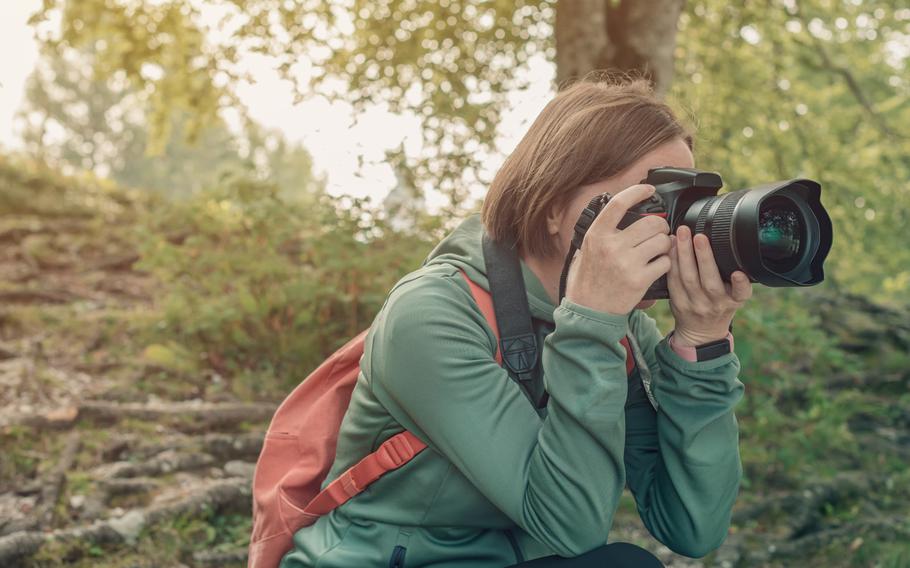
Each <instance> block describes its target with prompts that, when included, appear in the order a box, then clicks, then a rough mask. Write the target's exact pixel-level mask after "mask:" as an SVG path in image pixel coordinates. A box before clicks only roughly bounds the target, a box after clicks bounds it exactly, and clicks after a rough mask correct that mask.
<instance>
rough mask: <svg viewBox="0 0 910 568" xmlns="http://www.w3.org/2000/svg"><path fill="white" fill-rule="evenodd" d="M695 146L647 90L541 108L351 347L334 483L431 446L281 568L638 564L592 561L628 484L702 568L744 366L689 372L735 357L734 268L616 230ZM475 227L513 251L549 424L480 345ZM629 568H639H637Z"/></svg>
mask: <svg viewBox="0 0 910 568" xmlns="http://www.w3.org/2000/svg"><path fill="white" fill-rule="evenodd" d="M691 145H692V142H691V137H690V135H689V134H688V133H687V131H686V130H685V128H684V127H683V126H682V125H680V123H679V122H678V121H677V120H676V119H675V117H674V116H673V113H672V112H671V111H670V109H669V108H668V107H666V106H665V105H664V104H663V103H661V102H659V101H658V100H657V99H655V98H654V96H653V95H652V93H651V91H650V90H649V88H648V86H647V84H646V83H644V82H642V81H635V82H629V83H622V84H610V83H603V82H581V83H576V84H574V85H572V86H570V87H568V88H566V89H565V90H563V91H562V92H560V93H559V94H558V95H557V96H556V97H555V98H554V99H553V100H552V101H551V102H550V103H549V104H548V105H547V106H546V108H544V110H543V111H542V112H541V114H540V115H539V116H538V117H537V119H536V120H535V122H534V124H533V125H532V126H531V128H530V130H529V131H528V133H527V134H526V135H525V137H524V138H523V139H522V140H521V142H520V143H519V144H518V146H517V147H516V149H515V151H514V152H513V153H512V154H511V155H510V156H509V158H508V159H507V160H506V162H505V163H504V165H503V166H502V168H501V169H500V170H499V172H498V173H497V175H496V177H495V179H494V181H493V183H492V185H491V187H490V190H489V193H488V194H487V196H486V198H485V201H484V204H483V209H482V213H481V215H480V216H478V215H473V216H471V217H469V218H468V219H466V220H465V221H464V222H463V223H462V224H461V225H460V226H459V227H458V228H457V229H455V230H454V231H453V232H452V233H451V234H450V235H449V236H447V237H446V238H445V239H444V240H443V241H442V242H440V243H439V245H438V246H437V247H436V248H435V249H434V250H433V251H432V252H431V253H430V255H429V257H428V258H427V260H426V261H425V262H424V264H423V266H421V268H419V269H418V270H416V271H414V272H412V273H410V274H408V275H407V276H405V277H404V278H402V279H401V280H400V281H399V282H398V283H397V284H396V285H395V287H394V288H393V289H392V291H391V292H390V293H389V296H388V298H387V300H386V302H385V304H384V305H383V307H382V309H381V311H380V312H379V314H378V315H377V317H376V319H375V321H374V323H373V325H372V327H371V329H370V333H369V335H368V336H367V338H366V343H365V351H364V355H363V358H362V359H361V373H360V376H359V378H358V381H357V386H356V388H355V389H354V392H353V396H352V399H351V404H350V407H349V409H348V411H347V414H346V415H345V418H344V422H343V423H342V427H341V431H340V433H339V440H338V447H337V456H336V459H335V463H334V465H333V468H332V471H331V472H330V473H329V476H328V479H327V482H328V481H331V480H332V479H334V478H335V477H337V476H338V475H339V474H340V473H341V472H343V471H344V470H346V469H347V468H348V467H350V466H351V465H353V464H354V463H356V462H357V461H358V460H359V459H360V458H361V457H363V456H365V455H367V454H368V453H370V452H372V451H374V450H375V449H376V448H377V447H378V446H379V445H380V444H381V443H382V442H383V441H385V440H386V439H388V438H389V437H391V436H392V435H394V434H397V433H399V432H401V431H402V430H404V429H407V430H410V431H411V432H413V433H414V434H415V435H417V436H418V437H419V438H420V439H421V440H423V441H425V442H426V443H427V444H428V446H429V447H428V451H424V452H421V453H420V454H419V455H418V456H417V457H415V458H414V459H413V460H412V461H411V462H409V463H408V464H407V465H405V466H403V467H401V468H400V469H397V470H395V471H392V472H390V473H388V474H387V475H385V476H384V477H382V478H380V479H379V480H378V481H376V482H375V483H374V484H373V485H371V486H370V487H369V488H367V489H366V491H364V492H363V493H361V494H360V495H358V496H357V497H356V498H355V499H352V500H351V501H348V502H347V503H346V504H344V505H342V506H341V507H339V508H338V509H336V510H334V511H332V512H331V513H330V514H329V515H326V516H324V517H322V518H320V519H319V521H318V522H316V523H315V524H314V525H312V526H309V527H306V528H304V529H301V530H300V531H298V532H297V533H296V535H295V538H294V544H295V550H293V551H291V552H290V553H288V554H287V555H286V556H285V558H284V560H283V561H282V564H281V566H282V567H283V568H291V567H304V566H306V567H315V566H318V567H320V568H353V567H370V566H383V567H384V566H398V567H401V566H409V567H411V566H413V567H416V566H434V567H442V566H445V567H450V568H455V567H477V568H502V567H505V566H511V565H516V564H520V563H523V562H528V561H531V562H528V565H529V566H550V565H554V566H556V565H572V564H557V563H554V562H557V561H558V558H559V557H565V558H575V559H589V560H592V563H588V564H584V565H591V566H593V565H606V564H603V563H601V564H594V563H593V561H594V560H596V559H597V558H610V559H612V558H619V557H621V556H622V555H623V554H625V553H627V552H629V549H633V550H632V554H633V556H634V555H635V553H636V550H637V551H638V552H640V553H642V554H644V555H646V554H647V553H644V551H642V550H641V549H634V547H631V545H615V544H613V545H610V546H604V545H605V543H606V541H607V538H608V534H609V530H610V527H611V524H612V519H613V514H614V512H615V510H616V507H617V503H618V501H619V498H620V495H621V493H622V490H623V487H624V486H625V485H626V484H628V486H629V488H630V489H631V491H632V493H633V495H634V497H635V502H636V504H637V506H638V510H639V513H640V515H641V518H642V520H643V522H644V524H645V526H646V527H647V528H648V530H649V531H650V532H651V534H652V535H654V537H655V538H656V539H657V540H659V541H660V542H662V543H664V544H665V545H666V546H668V547H669V548H670V549H672V550H674V551H676V552H678V553H680V554H684V555H686V556H693V557H698V556H703V555H705V554H707V553H708V552H710V551H712V550H714V549H715V548H717V547H718V546H719V545H720V544H721V543H722V542H723V540H724V538H725V536H726V534H727V529H728V526H729V522H730V515H731V509H732V506H733V502H734V500H735V497H736V494H737V490H738V487H739V480H740V475H741V471H742V468H741V465H740V459H739V449H738V431H737V424H736V419H735V417H734V414H733V408H734V406H735V405H736V403H737V402H738V401H739V399H740V398H741V397H742V394H743V385H742V383H741V382H740V381H739V380H738V379H737V374H738V372H739V361H738V359H737V358H736V355H735V354H734V353H732V349H731V352H730V353H727V354H723V355H720V356H718V357H715V358H713V359H710V360H703V361H696V360H694V357H692V356H691V351H692V349H693V347H694V346H697V345H700V344H703V343H706V342H710V341H717V340H721V339H723V338H728V339H729V340H730V341H731V342H732V336H730V335H729V333H728V329H729V326H730V322H731V321H732V318H733V315H734V313H735V311H736V310H737V309H738V308H739V307H740V306H741V305H742V304H743V303H744V302H745V301H746V300H747V299H748V298H749V296H750V295H751V284H750V283H749V280H748V278H746V277H745V275H744V274H742V273H741V272H740V273H736V274H735V275H734V278H733V282H732V284H726V283H724V282H723V281H722V280H721V278H720V276H719V274H718V269H717V266H716V264H715V262H714V259H713V256H712V253H711V249H710V246H709V245H708V243H707V239H706V238H705V237H704V236H703V235H698V236H697V238H695V239H694V240H693V239H692V235H691V233H690V232H689V231H688V229H686V228H680V229H679V231H678V232H677V234H676V235H673V236H671V235H669V234H668V233H669V227H668V226H667V223H666V221H664V220H663V219H661V218H659V217H648V218H646V219H643V220H641V221H638V222H636V223H634V224H633V225H631V226H630V227H628V228H626V229H624V230H619V229H617V228H616V225H617V223H618V221H619V219H620V218H621V217H622V215H623V213H624V211H625V209H627V208H628V207H630V206H632V205H634V204H635V203H637V202H639V201H641V200H643V199H645V198H647V197H648V195H650V194H651V193H652V192H653V188H652V187H651V186H647V185H639V184H638V181H639V180H641V179H644V178H645V177H646V175H647V172H648V169H650V168H653V167H658V166H677V167H693V166H694V164H693V157H692V153H691ZM604 192H609V193H611V194H612V195H614V196H616V197H615V198H614V199H613V200H611V202H610V203H609V204H608V205H607V206H606V207H605V209H604V211H603V212H602V213H601V214H600V215H599V216H598V217H597V219H596V220H595V222H594V223H593V224H592V226H591V228H590V229H589V231H588V233H587V236H586V237H585V240H584V244H583V247H582V248H581V250H580V251H579V252H578V253H577V254H576V256H575V259H574V261H573V263H572V266H571V270H570V272H569V277H568V281H567V286H566V295H565V298H563V299H562V301H561V302H560V303H559V305H558V306H557V305H556V303H557V296H558V289H559V279H560V275H561V270H562V265H563V260H564V258H565V255H566V254H567V253H568V250H569V246H570V242H571V236H572V232H573V227H574V224H575V222H576V220H577V219H578V216H579V214H580V213H581V211H582V209H583V208H584V206H585V205H586V204H587V203H588V201H589V200H590V199H591V198H592V197H593V196H595V195H598V194H600V193H604ZM484 229H486V230H487V232H489V234H490V235H491V236H493V237H494V238H497V239H500V238H503V237H504V236H506V235H508V234H512V235H514V236H515V238H516V239H517V241H518V245H519V252H520V258H521V260H522V263H521V269H522V277H523V280H524V284H525V288H526V290H527V297H528V303H529V306H530V310H531V315H532V317H533V324H534V327H535V333H536V334H537V337H538V344H539V345H542V346H543V347H542V349H543V351H542V367H543V376H544V382H545V385H546V388H547V391H548V393H549V403H548V406H547V412H546V413H545V414H544V417H543V418H541V417H540V416H539V415H538V414H537V412H535V410H534V408H533V407H532V406H531V405H530V404H529V402H528V400H527V398H525V396H523V394H522V393H521V392H520V390H519V388H518V387H517V385H516V384H515V383H514V382H512V381H511V380H509V378H508V376H507V372H506V371H505V370H504V369H503V368H502V367H500V366H499V365H498V364H497V363H496V361H495V360H494V359H493V354H494V353H495V349H496V345H495V338H494V334H493V332H492V330H491V329H490V328H489V326H488V325H487V323H486V321H485V320H484V317H483V316H482V315H481V312H480V311H479V309H478V308H477V306H476V304H475V303H474V300H473V299H472V296H471V293H470V291H469V289H468V286H467V284H466V282H465V281H464V280H463V279H462V278H461V276H460V274H459V269H463V270H464V271H465V272H466V273H467V275H468V276H469V277H470V278H471V279H472V280H474V281H475V282H477V283H478V284H479V285H480V286H481V287H484V288H487V279H486V277H485V274H484V273H485V269H484V261H483V256H482V251H481V235H482V231H483V230H484ZM663 274H667V278H668V287H669V289H670V294H671V297H672V300H671V309H672V313H673V315H674V317H675V320H676V325H675V328H674V332H673V333H672V334H671V336H672V340H669V341H668V339H667V338H664V337H662V336H661V334H660V333H659V332H658V330H657V328H656V326H655V323H654V320H653V319H652V318H650V317H649V316H647V315H646V314H644V313H643V312H642V311H641V310H642V309H644V308H647V307H648V306H650V305H652V304H653V301H648V302H643V301H641V299H642V297H643V295H644V293H645V291H646V289H647V288H648V286H649V285H650V284H651V283H652V282H653V281H654V280H655V279H657V278H658V277H659V276H661V275H663ZM626 334H630V335H634V337H635V339H637V342H638V344H639V345H640V346H641V350H642V352H643V355H644V358H645V361H646V362H647V367H648V368H649V370H650V374H651V377H652V381H651V385H652V389H651V392H652V394H653V397H654V398H655V402H656V403H657V404H656V406H657V409H655V405H652V404H651V402H650V401H649V398H648V393H646V392H645V390H644V389H643V387H642V383H641V378H640V376H639V375H638V373H637V372H636V373H634V374H633V375H631V376H627V369H626V351H625V349H624V348H623V346H622V345H621V343H620V340H621V339H622V338H623V337H624V336H625V335H626ZM671 343H672V346H671ZM548 556H553V558H552V559H550V560H543V557H548ZM640 558H641V556H639V560H638V561H636V560H633V561H632V563H633V565H639V566H645V565H646V564H645V563H644V561H641V560H640ZM534 559H537V560H534ZM608 564H609V565H610V566H614V565H615V566H619V565H622V564H621V563H620V561H618V560H617V561H616V562H613V561H612V560H609V561H608ZM575 565H580V564H575Z"/></svg>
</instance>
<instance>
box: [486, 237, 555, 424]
mask: <svg viewBox="0 0 910 568" xmlns="http://www.w3.org/2000/svg"><path fill="white" fill-rule="evenodd" d="M483 261H484V264H485V265H486V271H487V280H488V282H489V285H490V294H491V296H492V297H493V311H494V312H495V313H496V323H497V325H498V326H499V349H500V352H501V353H502V360H503V364H504V365H505V367H506V370H507V371H508V372H509V377H511V378H512V380H513V381H515V382H516V383H517V384H518V386H519V387H520V388H521V391H522V392H523V393H524V395H525V396H526V397H527V398H528V400H529V401H531V404H532V405H533V406H534V409H535V410H536V411H537V412H538V413H540V412H541V410H542V409H544V408H546V406H547V400H548V399H549V395H548V394H547V392H546V390H545V389H544V384H543V373H541V364H540V355H541V350H540V349H539V346H538V345H537V336H536V335H535V333H534V328H533V326H532V322H531V309H530V307H529V306H528V296H527V290H526V289H525V283H524V278H523V277H522V274H521V261H520V259H519V258H518V250H517V246H516V241H515V239H514V238H513V239H510V242H509V243H501V242H498V241H494V240H493V239H492V238H490V236H489V235H488V234H487V232H486V231H484V232H483Z"/></svg>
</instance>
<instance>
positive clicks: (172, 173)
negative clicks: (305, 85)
mask: <svg viewBox="0 0 910 568" xmlns="http://www.w3.org/2000/svg"><path fill="white" fill-rule="evenodd" d="M95 56H96V50H95V48H90V49H86V50H82V51H80V50H76V49H72V48H66V47H63V46H57V49H53V48H46V49H44V52H43V53H42V57H41V58H40V59H39V61H38V64H37V66H36V68H35V70H34V71H33V72H32V74H31V76H30V77H29V79H28V81H27V84H26V97H25V105H24V106H23V108H22V109H21V110H20V111H19V113H18V117H19V124H20V126H21V132H22V138H23V142H24V144H25V149H26V152H27V153H29V154H31V155H32V156H34V157H35V158H37V159H39V160H41V161H46V162H48V163H50V164H53V165H55V166H57V167H60V168H61V169H63V170H89V171H92V172H94V173H96V174H98V175H101V176H106V177H109V178H110V179H112V180H114V181H116V182H117V183H119V184H123V185H127V186H132V187H141V188H144V189H150V190H155V191H158V192H161V193H166V194H169V195H177V196H181V195H186V194H188V193H192V192H195V191H198V190H200V189H202V188H205V187H210V186H212V185H215V184H216V183H218V182H219V180H220V179H221V178H223V177H224V176H225V175H228V174H230V173H246V174H247V175H252V176H254V177H259V178H266V177H268V178H270V179H271V180H272V181H273V182H274V183H275V184H276V185H278V187H280V188H282V190H283V191H286V192H293V191H300V190H308V191H321V190H322V188H323V187H324V184H325V180H324V179H321V178H319V179H317V178H315V177H314V175H313V172H312V166H313V164H312V158H311V156H310V155H309V153H308V152H307V151H306V150H305V149H304V148H303V147H302V146H299V145H293V144H289V143H288V142H287V141H286V140H285V139H284V138H283V136H282V135H281V133H280V132H274V131H266V130H265V129H263V128H262V127H261V126H259V125H257V124H256V123H254V122H253V121H252V120H250V119H249V118H246V117H244V119H245V120H244V124H243V127H242V132H241V133H239V134H235V133H233V132H231V131H230V130H229V129H228V127H227V125H226V124H225V123H224V122H223V121H222V120H221V119H217V120H215V121H213V122H212V123H210V124H207V125H206V126H205V127H204V128H202V129H201V130H200V131H199V134H198V135H197V139H196V140H195V141H189V140H187V138H186V136H184V132H185V126H186V125H187V124H188V123H189V122H190V119H189V117H188V115H187V113H186V111H180V110H174V111H172V112H171V116H170V122H169V128H168V132H169V134H168V139H167V141H166V143H165V144H164V146H163V147H162V148H161V149H160V151H159V153H158V154H157V155H154V154H153V153H151V152H150V145H151V137H150V135H149V126H148V124H146V117H147V115H146V113H144V112H143V105H144V104H145V97H144V96H143V93H142V92H141V91H136V89H134V88H131V87H130V85H129V84H128V83H127V82H125V81H124V80H122V79H123V76H122V74H116V73H115V74H114V75H113V76H111V77H103V76H98V75H97V71H96V69H95V68H94V67H93V66H92V63H93V62H94V58H95Z"/></svg>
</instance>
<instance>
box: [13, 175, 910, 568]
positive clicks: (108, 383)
mask: <svg viewBox="0 0 910 568" xmlns="http://www.w3.org/2000/svg"><path fill="white" fill-rule="evenodd" d="M0 170H2V171H0V207H5V209H0V210H5V211H7V213H6V214H3V215H0V408H2V415H0V446H2V452H0V566H4V567H8V566H10V567H11V566H111V567H113V566H242V565H245V544H246V539H247V537H248V534H249V518H248V517H249V511H250V480H251V475H252V470H253V466H254V463H255V460H256V457H257V455H258V452H259V449H260V446H261V438H262V433H263V431H264V428H265V426H266V425H267V423H268V419H269V417H270V416H271V413H272V412H273V410H274V408H275V405H276V404H277V402H278V401H270V402H269V401H267V402H248V401H243V400H237V399H235V398H233V397H231V396H230V395H229V394H224V393H226V392H227V391H220V390H219V389H217V388H212V385H213V383H217V382H218V381H223V380H224V379H222V378H221V377H219V376H217V375H215V374H208V375H205V376H187V377H181V376H179V375H175V371H174V370H173V369H167V368H164V367H162V366H161V365H160V364H158V363H156V362H155V358H154V357H148V356H146V355H148V354H147V353H145V352H144V351H143V347H142V346H143V345H144V342H143V337H144V333H145V331H144V330H147V329H148V328H149V326H153V325H156V323H155V322H157V321H158V318H156V317H155V297H156V292H157V291H158V290H159V286H160V284H158V283H156V282H154V281H153V280H152V279H151V277H150V276H149V275H147V274H144V273H143V272H141V271H139V270H136V267H135V262H136V260H137V258H138V256H137V254H136V252H135V250H134V249H133V247H132V245H131V243H130V237H129V235H130V228H131V226H132V224H133V223H135V220H136V215H138V214H139V213H138V211H139V209H140V208H141V206H142V204H141V201H140V200H138V198H135V196H134V197H133V198H130V199H126V198H125V197H118V196H117V195H118V194H112V193H111V192H109V191H102V190H100V189H99V190H97V191H95V190H92V189H91V188H89V189H87V190H84V191H88V192H89V194H88V201H86V195H85V193H84V192H83V194H82V195H81V196H80V200H79V202H78V204H77V203H76V202H72V203H71V202H68V201H67V199H66V198H65V195H67V194H66V192H63V190H62V189H61V191H60V192H59V193H52V195H58V196H60V197H55V198H54V199H51V200H48V199H46V198H44V197H40V198H39V196H38V195H39V193H40V192H37V190H35V191H34V192H32V191H31V190H30V187H32V186H35V187H37V186H36V185H35V184H38V183H40V184H45V185H46V184H48V183H50V182H48V181H47V180H45V179H38V178H34V177H30V175H29V174H25V173H21V172H16V171H13V170H10V169H8V168H7V169H2V168H0ZM30 184H31V185H30ZM92 191H95V193H92ZM42 195H43V194H42ZM41 199H44V200H43V201H41ZM133 199H135V200H133ZM13 202H15V203H16V205H15V207H13V206H12V205H11V203H13ZM86 202H88V203H90V206H85V205H84V204H85V203H86ZM814 301H817V302H818V306H819V308H818V309H819V311H820V313H822V317H823V321H824V322H825V323H826V325H827V326H830V329H831V330H832V331H831V333H834V334H838V333H842V334H843V337H841V338H840V339H839V340H840V341H841V343H842V344H843V345H844V347H845V349H849V350H853V351H855V352H861V353H868V354H869V360H870V361H872V362H873V363H874V362H875V361H878V362H879V363H880V364H878V363H876V364H878V366H877V367H869V371H868V372H867V373H860V374H849V375H844V376H838V377H827V378H826V381H827V384H828V388H829V389H830V392H831V393H840V394H843V393H848V394H849V393H855V399H856V404H855V405H854V406H853V407H852V408H854V411H851V412H850V413H848V414H847V415H845V416H844V420H843V428H845V429H847V434H849V436H850V439H852V440H855V441H856V443H857V448H858V450H857V449H856V448H852V449H851V448H845V449H844V450H843V452H840V454H839V455H832V460H831V463H828V464H820V465H819V469H818V472H817V475H810V476H806V477H805V478H800V479H793V478H784V477H781V478H780V480H779V483H778V484H776V485H770V486H768V485H764V484H763V485H762V486H761V487H760V488H759V487H758V484H757V483H756V484H755V485H753V486H752V487H746V488H744V490H743V494H742V498H741V499H740V502H739V503H738V505H737V510H736V512H735V526H734V528H733V531H732V532H731V535H730V537H729V538H728V540H727V542H726V543H725V544H724V546H723V547H722V548H721V549H720V550H719V551H718V552H716V553H714V554H712V555H711V556H709V557H708V558H706V559H703V560H690V559H685V558H683V557H680V556H677V555H674V554H673V553H672V552H670V551H669V550H667V549H666V548H664V547H662V546H660V545H659V544H658V543H656V542H655V541H654V540H653V539H652V538H651V537H650V536H649V535H648V534H647V532H646V531H645V529H644V528H643V527H642V525H641V523H640V521H639V520H638V518H637V514H636V513H635V511H634V506H633V505H632V501H631V498H630V497H629V496H628V495H626V496H625V498H624V500H623V503H622V506H621V507H620V510H619V512H618V514H617V517H616V523H615V528H614V532H613V534H611V537H612V538H613V539H616V540H626V541H631V542H636V543H639V544H642V545H644V546H646V547H648V548H650V549H652V550H653V551H655V552H656V553H657V554H658V555H659V556H661V558H662V559H663V560H664V561H665V562H666V563H667V565H668V566H674V567H681V566H725V567H734V566H765V565H771V566H895V567H896V566H910V549H908V546H910V545H908V543H910V527H908V524H907V513H908V511H910V508H908V503H910V495H908V493H910V490H908V487H907V481H908V477H907V476H906V475H903V474H902V473H901V471H902V470H904V471H905V470H906V467H904V466H905V464H906V463H907V460H908V458H910V401H908V398H907V396H906V394H905V393H906V392H908V390H910V389H908V388H907V387H908V385H910V372H908V371H910V370H908V367H910V366H902V365H903V363H897V364H894V363H893V353H894V352H897V353H901V352H903V353H908V352H910V313H908V312H907V311H900V310H897V309H893V308H884V307H882V306H877V305H874V304H871V303H868V302H865V301H864V300H863V299H861V298H855V297H849V296H839V297H838V300H837V301H833V300H831V299H824V298H822V299H816V300H814ZM847 313H849V314H850V315H849V317H850V318H851V321H850V325H849V326H844V324H843V319H844V317H845V315H844V314H847ZM845 327H849V328H850V329H849V332H846V331H843V330H844V329H845ZM888 357H891V358H892V359H888V361H891V362H889V363H887V364H885V362H883V360H884V359H887V358H888ZM873 363H870V365H872V364H873ZM213 392H214V393H219V392H221V393H222V394H215V395H213V394H212V393H213ZM786 396H788V397H795V399H797V400H799V398H800V397H801V396H802V397H805V396H807V395H806V393H801V392H800V391H799V389H798V388H797V389H795V390H794V391H793V392H792V393H788V394H787V395H786ZM832 396H833V394H832ZM850 396H854V395H853V394H850ZM838 408H839V407H838ZM743 426H744V424H743V423H741V427H743ZM745 426H748V423H746V424H745ZM750 443H765V442H763V441H762V440H761V439H755V440H751V441H750ZM767 443H769V444H770V443H771V442H767ZM796 451H799V449H798V448H797V449H796ZM835 453H837V452H835ZM876 464H877V465H876ZM765 467H766V466H765V465H764V464H761V463H747V465H746V468H747V473H748V474H749V475H750V476H751V477H752V478H754V479H762V480H773V479H775V478H774V475H773V474H772V473H768V472H767V471H765V472H760V471H756V468H758V469H761V468H765ZM768 467H770V466H768Z"/></svg>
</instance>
